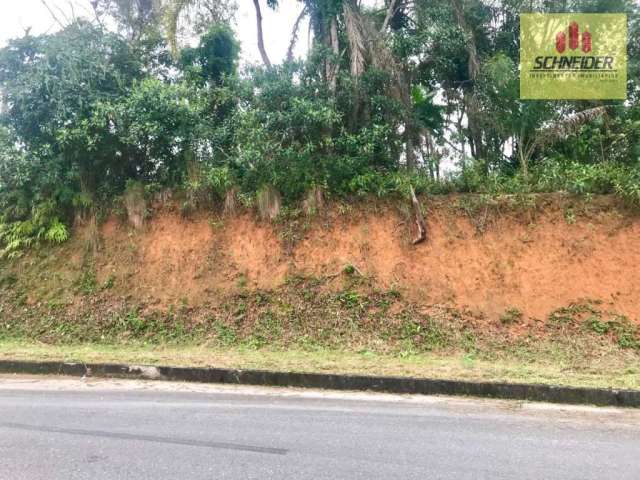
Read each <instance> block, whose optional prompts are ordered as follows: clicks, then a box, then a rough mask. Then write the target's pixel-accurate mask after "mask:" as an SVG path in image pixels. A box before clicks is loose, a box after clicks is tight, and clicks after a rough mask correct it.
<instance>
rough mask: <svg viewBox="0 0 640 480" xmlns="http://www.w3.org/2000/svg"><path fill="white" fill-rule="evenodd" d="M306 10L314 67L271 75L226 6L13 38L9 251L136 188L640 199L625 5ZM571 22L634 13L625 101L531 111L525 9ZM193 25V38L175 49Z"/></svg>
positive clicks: (247, 193)
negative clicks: (245, 59)
mask: <svg viewBox="0 0 640 480" xmlns="http://www.w3.org/2000/svg"><path fill="white" fill-rule="evenodd" d="M289 1H292V0H289ZM299 3H300V8H301V9H303V8H304V12H303V14H304V15H305V16H308V17H309V19H310V27H311V30H312V32H313V44H312V48H311V49H310V52H309V55H308V57H307V58H306V59H302V60H300V59H298V60H295V59H293V58H288V59H287V60H286V61H284V62H283V63H281V64H272V63H271V62H270V60H269V58H268V56H267V52H266V50H265V49H264V43H263V41H262V37H261V36H262V32H261V31H258V35H259V44H260V45H261V53H262V56H263V60H264V63H265V65H263V66H251V67H249V68H245V69H243V70H239V68H238V58H239V52H240V46H239V44H238V42H237V41H236V39H235V36H234V33H233V30H232V29H231V27H230V26H229V24H228V22H229V20H230V18H229V15H228V12H232V11H233V9H228V8H226V3H225V2H219V3H218V2H212V1H202V2H189V1H184V0H180V1H174V2H171V1H150V2H142V3H140V2H128V1H127V0H119V1H117V2H111V1H108V0H100V1H97V2H94V6H95V11H96V19H95V20H93V21H89V20H76V21H74V22H73V23H71V24H69V25H67V26H66V27H65V28H63V29H61V30H60V31H59V32H57V33H54V34H47V35H42V36H30V35H28V34H27V35H26V36H24V37H23V38H19V39H15V40H13V41H11V42H10V43H9V45H8V46H6V47H5V48H4V49H2V50H1V51H0V92H1V95H2V111H1V118H0V245H1V248H2V249H3V250H2V251H3V254H11V253H12V252H15V251H18V250H19V249H21V248H22V247H24V246H26V245H29V244H31V243H33V242H37V241H38V240H39V239H47V240H49V241H53V242H60V241H64V240H65V239H66V238H67V236H68V229H69V228H70V226H71V223H72V221H73V219H74V218H77V217H78V216H79V215H80V216H82V215H94V214H95V212H96V211H97V209H99V208H102V207H104V206H107V207H108V206H109V205H110V203H111V202H112V201H113V200H114V199H116V198H118V197H119V196H120V195H122V194H123V192H124V191H125V189H126V188H127V185H131V184H133V183H135V184H136V185H140V184H143V185H144V186H146V187H147V191H152V190H154V189H158V188H172V189H176V190H182V191H185V192H187V197H188V198H199V199H205V200H206V201H209V200H211V199H213V198H218V199H219V200H221V199H223V198H224V197H225V195H227V194H228V193H229V192H234V193H237V194H238V195H240V197H241V198H242V199H245V200H247V201H248V202H250V201H251V199H252V198H253V196H255V194H256V192H258V191H260V190H261V189H264V188H269V189H275V191H277V192H278V193H279V194H280V195H282V197H283V199H284V201H285V202H296V201H299V200H300V199H302V198H303V197H304V196H305V194H306V193H307V192H308V191H310V190H311V189H321V190H322V191H323V192H325V194H326V195H367V194H376V195H387V194H394V193H399V194H405V193H406V192H407V191H408V187H409V185H411V186H413V187H414V188H415V189H416V190H417V191H418V192H431V193H439V192H450V191H463V192H466V191H470V192H489V193H498V192H522V191H531V192H536V191H556V190H564V191H570V192H575V193H617V194H620V195H621V196H623V197H624V198H626V199H628V200H630V201H631V202H633V203H636V204H640V164H639V160H640V103H639V99H640V84H639V82H638V79H639V74H640V64H639V63H638V53H640V52H638V48H640V47H639V45H640V42H638V39H640V15H639V13H640V8H639V7H638V6H637V5H636V4H635V2H633V1H632V0H573V1H565V2H562V7H558V2H548V1H542V0H538V1H533V2H531V1H526V2H525V1H523V0H503V1H498V2H487V1H483V0H454V1H444V0H436V1H432V0H429V1H427V0H416V1H415V2H405V1H403V0H387V1H386V2H385V3H384V5H382V4H380V5H379V7H365V6H361V5H359V4H357V3H356V2H354V1H352V0H313V1H311V0H303V1H300V2H299ZM143 4H144V5H143ZM256 6H257V7H258V8H259V2H257V3H256ZM277 6H278V5H277V2H274V1H268V2H266V5H264V7H265V8H277ZM134 7H135V8H134ZM143 7H144V8H143ZM185 9H186V10H185ZM558 10H562V11H587V12H626V13H627V14H628V16H629V47H628V48H629V60H630V66H629V75H628V77H629V85H628V88H629V90H628V91H629V99H628V101H626V102H619V101H618V102H607V103H606V104H603V103H602V102H586V101H581V102H568V101H567V102H545V101H522V100H520V99H519V91H518V85H519V83H518V82H519V80H518V56H519V46H518V42H519V31H518V29H519V23H518V14H519V13H520V12H523V11H558ZM185 12H186V13H185ZM225 12H227V13H225ZM109 17H110V18H111V20H112V21H110V22H106V21H104V18H109ZM181 22H182V23H181ZM110 24H111V25H116V26H117V28H115V29H113V30H111V31H110V30H108V29H107V27H105V25H110ZM181 25H182V27H180V26H181ZM185 25H186V27H185ZM189 26H191V27H192V28H191V29H190V30H189V31H190V32H192V33H194V32H195V33H197V34H199V41H197V42H194V46H191V47H189V46H187V47H184V48H182V49H181V50H179V49H178V46H179V40H180V39H179V35H178V33H179V32H180V28H182V29H183V30H184V29H185V28H187V27H189ZM296 37H297V32H294V34H293V39H294V40H295V38H296ZM579 112H582V116H579V117H576V118H579V120H580V121H577V120H576V121H574V122H573V123H572V128H566V126H563V123H566V122H567V119H568V118H572V116H575V114H576V113H579ZM584 112H587V114H585V113H584Z"/></svg>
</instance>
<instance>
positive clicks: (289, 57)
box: [287, 6, 307, 62]
mask: <svg viewBox="0 0 640 480" xmlns="http://www.w3.org/2000/svg"><path fill="white" fill-rule="evenodd" d="M306 14H307V7H306V6H305V7H304V8H303V9H302V11H301V12H300V15H298V18H297V19H296V23H294V24H293V31H292V32H291V42H289V48H288V49H287V61H288V62H290V61H291V60H293V48H294V47H295V46H296V42H297V41H298V29H299V28H300V22H301V21H302V19H303V18H304V16H305V15H306Z"/></svg>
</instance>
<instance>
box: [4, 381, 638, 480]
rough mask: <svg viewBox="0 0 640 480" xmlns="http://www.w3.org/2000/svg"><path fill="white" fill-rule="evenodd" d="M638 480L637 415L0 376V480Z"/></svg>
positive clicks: (436, 400) (443, 400)
mask: <svg viewBox="0 0 640 480" xmlns="http://www.w3.org/2000/svg"><path fill="white" fill-rule="evenodd" d="M343 478H344V479H360V478H362V479H392V478H399V479H413V478H415V479H421V480H422V479H503V478H509V479H512V478H517V479H528V478H531V479H536V480H539V479H563V480H568V479H580V480H585V479H617V480H622V479H634V480H637V479H638V478H640V412H638V411H633V410H616V409H597V408H585V407H580V408H578V407H576V408H570V407H557V406H547V405H542V404H520V403H515V402H504V401H486V400H469V399H452V398H435V397H413V396H394V395H373V394H338V393H335V394H333V393H325V392H304V391H292V390H276V389H257V388H246V387H244V388H243V387H228V388H224V387H214V386H199V385H187V384H166V383H162V382H156V383H153V382H126V381H93V380H92V381H89V382H81V381H79V380H71V379H36V378H31V377H20V378H16V377H0V479H1V480H14V479H15V480H20V479H28V480H36V479H43V480H44V479H46V480H56V479H60V480H70V479H91V480H101V479H109V480H115V479H118V480H120V479H136V480H142V479H153V480H164V479H171V480H174V479H180V480H182V479H260V480H265V479H296V480H301V479H314V480H317V479H343Z"/></svg>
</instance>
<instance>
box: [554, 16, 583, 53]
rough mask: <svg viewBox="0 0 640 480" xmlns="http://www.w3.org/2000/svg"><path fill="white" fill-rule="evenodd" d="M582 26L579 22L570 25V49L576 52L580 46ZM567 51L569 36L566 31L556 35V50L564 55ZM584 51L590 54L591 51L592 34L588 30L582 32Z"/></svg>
mask: <svg viewBox="0 0 640 480" xmlns="http://www.w3.org/2000/svg"><path fill="white" fill-rule="evenodd" d="M580 40H581V38H580V26H579V25H578V23H577V22H571V23H570V24H569V48H570V49H571V50H576V49H577V48H578V47H579V46H580ZM566 49H567V34H566V32H564V31H561V32H558V34H557V35H556V50H557V51H558V53H564V51H565V50H566ZM582 51H583V52H584V53H589V52H590V51H591V34H590V33H589V31H588V30H585V31H584V32H582Z"/></svg>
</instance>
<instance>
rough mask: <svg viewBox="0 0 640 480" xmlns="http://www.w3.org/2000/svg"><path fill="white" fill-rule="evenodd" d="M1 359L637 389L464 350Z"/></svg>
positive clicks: (155, 350)
mask: <svg viewBox="0 0 640 480" xmlns="http://www.w3.org/2000/svg"><path fill="white" fill-rule="evenodd" d="M0 359H12V360H29V361H67V362H85V363H100V362H106V363H134V364H149V365H171V366H194V367H224V368H239V369H264V370H276V371H295V372H319V373H342V374H365V375H383V376H411V377H422V378H433V379H453V380H467V381H493V382H514V383H541V384H554V385H565V386H575V387H598V388H624V389H640V365H637V367H638V368H634V367H633V366H631V364H629V363H626V362H625V363H619V362H617V361H607V360H603V361H602V362H600V363H598V362H595V363H594V362H590V364H589V365H588V366H587V367H579V366H576V365H575V363H574V362H566V363H565V362H562V361H558V359H557V358H556V359H552V360H551V361H549V362H545V361H542V360H537V361H530V360H529V361H526V360H523V359H522V358H509V357H505V358H496V359H492V360H485V359H480V358H475V357H474V356H472V355H469V354H468V353H460V354H453V353H451V354H447V355H444V354H435V353H420V354H411V355H406V356H397V355H389V354H380V353H373V352H368V351H366V352H358V353H354V352H343V351H338V350H326V349H318V350H315V351H302V350H271V349H259V350H256V349H251V348H224V349H221V348H217V347H215V348H214V347H208V346H196V345H180V346H159V345H144V344H129V345H117V346H116V345H102V344H78V345H47V344H42V343H32V342H23V341H2V342H0Z"/></svg>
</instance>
